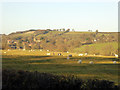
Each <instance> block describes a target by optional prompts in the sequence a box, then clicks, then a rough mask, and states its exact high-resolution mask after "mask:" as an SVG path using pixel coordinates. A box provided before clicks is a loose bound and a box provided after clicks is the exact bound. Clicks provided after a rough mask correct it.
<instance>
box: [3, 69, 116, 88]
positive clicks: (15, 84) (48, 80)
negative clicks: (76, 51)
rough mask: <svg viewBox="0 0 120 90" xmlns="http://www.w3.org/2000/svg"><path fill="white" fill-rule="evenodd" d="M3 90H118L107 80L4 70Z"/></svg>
mask: <svg viewBox="0 0 120 90" xmlns="http://www.w3.org/2000/svg"><path fill="white" fill-rule="evenodd" d="M2 76H3V77H2V80H3V82H2V84H3V85H2V90H6V89H7V90H8V89H16V90H18V89H21V90H24V89H26V90H32V89H40V90H95V89H96V88H105V89H110V88H113V89H118V86H115V85H114V83H113V82H110V81H106V80H97V79H94V80H92V79H89V80H86V81H85V80H84V81H83V80H82V79H80V78H77V77H75V76H73V75H71V76H58V75H52V74H49V73H40V72H37V71H35V72H28V71H22V70H19V71H15V70H3V73H2Z"/></svg>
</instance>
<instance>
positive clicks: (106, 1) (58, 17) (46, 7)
mask: <svg viewBox="0 0 120 90" xmlns="http://www.w3.org/2000/svg"><path fill="white" fill-rule="evenodd" d="M0 7H1V17H0V18H1V21H2V22H1V24H0V25H1V32H0V33H2V34H9V33H12V32H16V31H24V30H29V29H56V28H57V29H59V28H65V29H67V28H70V29H74V30H75V31H88V30H92V31H95V30H99V31H100V32H117V31H118V2H117V1H116V0H100V1H99V0H84V1H83V0H78V1H77V0H74V1H73V0H70V1H68V0H64V1H63V0H61V1H55V0H51V2H50V1H47V0H45V1H39V2H38V0H34V1H33V0H30V2H28V1H27V0H24V1H23V0H21V1H19V2H16V1H15V0H11V2H10V1H9V2H8V1H7V0H4V1H3V2H2V3H0Z"/></svg>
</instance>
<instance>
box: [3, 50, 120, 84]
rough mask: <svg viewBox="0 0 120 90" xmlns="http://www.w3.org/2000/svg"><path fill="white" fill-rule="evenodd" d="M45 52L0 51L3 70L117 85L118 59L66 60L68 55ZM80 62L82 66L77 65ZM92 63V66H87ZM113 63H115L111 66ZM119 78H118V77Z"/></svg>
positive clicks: (75, 55) (73, 58) (75, 57)
mask: <svg viewBox="0 0 120 90" xmlns="http://www.w3.org/2000/svg"><path fill="white" fill-rule="evenodd" d="M46 53H48V52H47V51H39V50H36V51H28V50H25V51H23V50H11V51H6V50H4V51H2V67H3V69H15V70H28V71H39V72H48V73H52V74H57V75H70V74H72V75H75V76H78V77H80V78H82V79H89V78H91V79H94V78H97V79H105V80H110V81H114V82H115V83H116V84H118V71H119V70H118V66H119V63H118V59H117V58H114V57H89V56H86V57H80V56H77V54H74V56H73V57H71V58H70V59H69V60H67V55H68V54H73V53H62V54H63V55H64V56H57V53H58V52H55V55H54V56H53V55H51V56H48V55H46ZM49 53H53V52H49ZM80 59H81V60H82V64H79V63H77V62H78V60H80ZM90 61H93V62H94V63H93V64H89V62H90ZM113 61H117V63H116V64H113ZM119 78H120V77H119Z"/></svg>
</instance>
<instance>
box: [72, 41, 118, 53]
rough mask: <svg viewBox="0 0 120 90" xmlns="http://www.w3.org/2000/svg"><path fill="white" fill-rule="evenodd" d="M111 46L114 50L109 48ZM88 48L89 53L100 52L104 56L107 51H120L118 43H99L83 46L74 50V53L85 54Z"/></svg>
mask: <svg viewBox="0 0 120 90" xmlns="http://www.w3.org/2000/svg"><path fill="white" fill-rule="evenodd" d="M109 46H111V47H112V48H111V47H109ZM105 47H106V48H105ZM86 48H87V49H89V53H95V52H98V53H100V54H104V53H105V52H104V50H105V49H107V50H111V49H113V50H117V49H118V42H106V43H99V44H98V43H97V44H91V45H83V46H81V47H80V48H76V49H75V50H74V52H85V51H86ZM93 50H94V51H93ZM106 52H107V51H106Z"/></svg>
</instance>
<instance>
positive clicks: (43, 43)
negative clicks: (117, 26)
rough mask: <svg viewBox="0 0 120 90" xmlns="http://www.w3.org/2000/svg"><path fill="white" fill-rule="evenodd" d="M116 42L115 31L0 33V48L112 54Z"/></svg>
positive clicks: (115, 49)
mask: <svg viewBox="0 0 120 90" xmlns="http://www.w3.org/2000/svg"><path fill="white" fill-rule="evenodd" d="M117 42H118V33H117V32H116V33H115V32H69V30H66V31H65V30H63V31H57V30H54V31H52V30H49V29H48V30H27V31H22V32H16V33H11V34H9V35H2V47H1V49H24V50H25V49H29V50H30V49H44V50H50V51H60V52H66V51H71V52H76V53H88V54H103V55H114V53H117V50H118V48H117V47H118V46H117ZM108 43H109V44H108ZM88 47H89V48H88ZM108 47H109V48H108ZM102 49H107V50H108V52H107V53H103V51H102Z"/></svg>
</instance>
